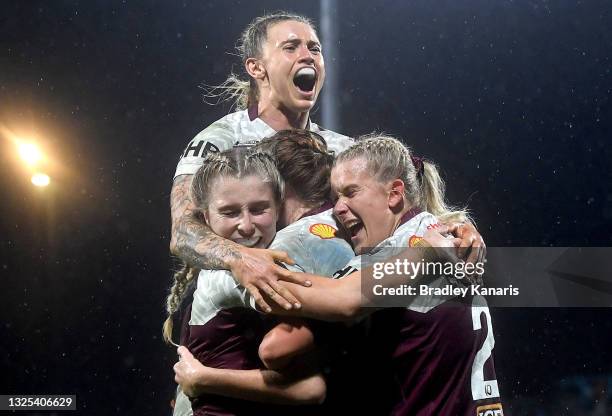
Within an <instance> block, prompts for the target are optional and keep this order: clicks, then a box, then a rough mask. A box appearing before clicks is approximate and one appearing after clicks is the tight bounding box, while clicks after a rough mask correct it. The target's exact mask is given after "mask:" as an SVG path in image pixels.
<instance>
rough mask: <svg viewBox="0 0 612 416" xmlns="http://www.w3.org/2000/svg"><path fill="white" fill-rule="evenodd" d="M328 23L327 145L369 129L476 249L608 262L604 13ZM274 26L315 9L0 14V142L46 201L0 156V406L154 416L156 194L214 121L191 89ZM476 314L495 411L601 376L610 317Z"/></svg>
mask: <svg viewBox="0 0 612 416" xmlns="http://www.w3.org/2000/svg"><path fill="white" fill-rule="evenodd" d="M337 4H338V7H340V9H339V10H340V12H339V14H340V16H341V21H338V22H337V24H338V25H339V42H340V45H339V48H340V52H339V54H338V55H336V56H329V55H326V64H327V66H328V67H331V66H334V67H335V69H336V70H337V71H338V77H339V80H340V92H339V98H340V99H339V102H340V104H341V111H340V115H341V125H340V126H338V127H337V130H339V131H341V132H343V133H345V134H350V135H358V134H362V133H367V132H370V131H372V130H375V129H378V130H384V131H385V132H387V133H391V134H394V135H397V136H399V137H401V138H403V139H404V140H405V141H406V142H407V143H409V144H410V145H411V146H413V148H414V149H415V150H416V152H417V153H419V154H422V155H424V156H425V157H427V158H430V159H432V160H435V161H436V162H438V163H439V165H441V166H442V170H443V173H444V176H445V178H446V179H447V183H448V189H449V198H450V199H451V200H452V201H454V202H456V203H468V204H469V206H470V208H471V209H472V210H473V212H474V215H475V217H476V219H477V222H478V225H479V227H480V229H481V232H482V233H483V235H484V237H485V239H486V241H487V243H488V245H489V246H506V245H511V246H548V245H553V246H610V245H611V241H610V239H611V237H610V236H611V235H612V225H611V223H612V190H611V189H610V183H611V182H612V174H611V169H610V166H611V162H612V152H611V150H610V147H609V146H608V141H609V138H610V137H611V126H612V117H611V116H612V114H611V111H612V103H611V97H612V77H611V75H612V74H611V69H612V57H611V55H612V29H611V27H612V16H611V11H612V4H611V3H610V2H609V1H604V0H601V1H597V0H593V1H569V0H564V1H553V2H549V1H542V0H532V1H495V2H489V1H484V0H467V1H450V0H449V1H435V2H431V1H425V0H423V1H385V2H372V1H365V0H358V1H352V2H342V3H337ZM277 9H288V10H291V11H294V12H298V13H303V14H306V15H308V16H310V17H312V18H314V19H315V20H317V21H319V20H320V19H319V5H318V2H314V1H313V2H286V1H261V2H255V1H253V2H249V1H192V2H161V1H138V2H137V1H123V2H118V1H109V2H106V1H53V2H46V1H40V2H37V1H3V2H2V4H1V10H2V13H1V16H0V126H3V127H5V128H7V129H10V130H11V131H12V132H14V133H15V134H18V135H21V136H22V137H36V138H38V140H39V142H40V143H41V144H42V146H43V148H44V149H46V150H47V152H48V153H49V154H50V158H51V160H52V161H51V162H49V163H48V165H47V166H46V170H47V172H49V173H50V175H51V176H52V180H53V182H52V185H51V186H50V187H49V188H48V189H45V190H43V191H41V190H40V189H34V188H33V187H32V186H31V184H30V183H29V176H28V174H27V171H26V170H25V169H24V168H23V167H22V166H21V164H20V163H18V161H17V159H16V158H15V151H14V146H13V144H12V143H11V142H10V141H9V140H5V139H4V137H3V139H2V141H0V148H1V149H2V152H1V156H0V160H1V162H0V189H2V201H1V202H0V208H1V211H0V256H1V257H0V274H1V276H2V282H4V287H5V289H4V290H3V292H2V293H3V298H4V299H5V301H4V302H5V307H3V308H2V309H3V312H2V317H3V318H2V325H1V326H0V339H1V340H2V341H1V344H0V360H2V370H3V371H2V373H1V375H0V377H1V380H2V382H1V384H0V386H1V387H2V388H1V389H0V394H10V393H21V394H37V393H38V394H43V393H57V394H59V393H66V394H68V393H72V394H77V396H78V397H77V399H78V406H79V408H80V410H81V412H79V413H81V414H88V415H108V414H118V413H123V414H150V415H163V414H166V413H167V409H168V402H169V400H170V399H171V396H172V392H173V388H174V386H173V381H172V370H171V366H172V364H173V363H174V358H175V355H174V351H173V349H171V348H169V347H167V346H165V345H164V344H163V342H162V340H161V337H160V333H161V323H162V321H163V319H164V308H163V301H164V298H165V291H166V288H167V286H168V285H169V283H170V278H171V270H172V268H173V267H174V266H175V265H174V263H173V261H172V260H171V258H170V256H169V254H168V243H169V228H170V221H169V209H168V206H169V192H170V187H171V181H172V175H173V173H174V168H175V166H176V162H177V159H178V155H179V153H180V151H181V150H182V149H183V148H184V147H185V145H186V144H187V143H188V141H189V140H190V139H191V138H192V137H193V136H194V135H195V134H196V133H197V132H198V131H200V130H201V129H202V128H204V127H205V126H206V125H208V124H209V123H211V122H213V121H214V120H216V119H218V118H220V117H222V116H223V115H224V114H226V113H227V112H228V111H229V108H228V107H227V106H219V107H216V108H215V107H211V106H208V105H206V104H204V103H203V101H202V90H201V89H199V88H198V85H199V84H201V83H203V82H204V83H208V84H214V83H220V82H221V81H223V80H224V79H225V76H226V75H227V74H228V72H229V71H230V70H231V69H232V67H233V68H234V69H238V68H239V67H240V65H239V64H238V62H237V59H236V57H234V56H232V55H230V54H228V53H227V52H233V47H234V45H235V41H236V39H237V38H238V36H239V33H240V32H241V30H242V29H243V28H244V26H245V25H246V24H247V23H248V22H249V21H250V20H251V19H252V18H253V17H255V16H257V15H260V14H262V13H263V12H264V11H274V10H277ZM320 118H321V109H320V108H319V109H318V110H317V111H315V112H314V113H313V119H314V120H315V121H318V122H320ZM492 313H493V319H494V327H495V330H496V341H497V343H496V346H495V356H496V357H495V358H496V366H497V370H498V379H499V382H500V388H501V392H502V395H503V396H504V397H505V398H507V399H508V400H507V401H508V402H510V401H514V400H518V399H519V398H525V397H531V398H533V400H535V403H541V402H544V401H546V400H547V397H549V395H550V394H552V393H551V392H552V391H553V390H554V389H555V388H556V386H557V384H558V383H559V381H560V380H564V379H567V378H570V377H573V376H576V375H588V376H591V375H600V374H612V359H611V356H610V350H611V349H612V348H611V347H612V346H611V342H610V339H611V337H610V333H611V330H612V310H610V309H596V310H584V309H581V310H577V309H572V310H567V309H565V310H564V309H529V310H516V309H515V310H509V309H497V310H493V312H492ZM364 382H366V383H368V382H375V381H374V380H367V379H365V380H364ZM515 414H519V413H518V411H517V412H516V413H515Z"/></svg>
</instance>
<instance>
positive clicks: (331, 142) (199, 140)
mask: <svg viewBox="0 0 612 416" xmlns="http://www.w3.org/2000/svg"><path fill="white" fill-rule="evenodd" d="M308 130H310V131H313V132H315V133H318V134H320V135H321V136H322V137H323V138H324V139H325V141H326V143H327V148H328V149H329V150H330V151H333V152H334V153H336V154H338V153H340V152H342V151H343V150H345V149H346V148H348V147H349V146H351V145H352V144H354V140H353V139H351V138H350V137H347V136H343V135H341V134H338V133H335V132H333V131H331V130H325V129H322V128H321V127H319V126H318V125H317V124H315V123H313V122H310V121H309V123H308ZM275 133H276V131H275V130H274V129H273V128H272V127H270V126H268V125H267V124H266V123H265V122H264V121H263V120H262V119H261V118H259V117H256V116H255V117H253V115H252V114H251V115H249V111H248V110H242V111H237V112H235V113H231V114H228V115H226V116H225V117H223V118H222V119H220V120H217V121H215V122H214V123H212V124H211V125H210V126H208V127H206V128H205V129H204V130H202V131H201V132H199V133H198V134H197V135H196V136H195V137H194V138H193V140H192V141H191V142H189V144H188V145H187V148H185V150H184V151H183V154H182V155H181V158H180V160H179V163H178V165H177V167H176V172H175V173H174V177H175V178H176V177H177V176H180V175H193V174H195V173H196V172H197V170H198V169H199V167H200V166H202V162H203V161H204V157H205V156H206V154H207V153H208V152H223V151H226V150H229V149H231V148H232V147H234V146H236V145H254V144H256V143H258V142H259V141H261V140H262V139H264V138H266V137H270V136H272V135H274V134H275Z"/></svg>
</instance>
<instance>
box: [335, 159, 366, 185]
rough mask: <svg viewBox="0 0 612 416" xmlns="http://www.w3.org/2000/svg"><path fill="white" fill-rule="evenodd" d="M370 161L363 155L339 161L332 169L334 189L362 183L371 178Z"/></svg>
mask: <svg viewBox="0 0 612 416" xmlns="http://www.w3.org/2000/svg"><path fill="white" fill-rule="evenodd" d="M370 176H371V175H370V172H369V171H368V161H367V160H366V159H364V158H362V157H358V158H355V159H349V160H345V161H343V162H340V163H337V164H336V166H334V168H333V169H332V173H331V182H332V187H333V188H334V189H338V188H341V187H344V186H348V185H352V184H355V183H357V184H358V183H361V182H363V181H365V180H366V179H369V178H370Z"/></svg>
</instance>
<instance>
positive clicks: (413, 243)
mask: <svg viewBox="0 0 612 416" xmlns="http://www.w3.org/2000/svg"><path fill="white" fill-rule="evenodd" d="M423 246H426V244H425V241H423V237H418V236H416V235H413V236H412V237H410V240H408V247H423Z"/></svg>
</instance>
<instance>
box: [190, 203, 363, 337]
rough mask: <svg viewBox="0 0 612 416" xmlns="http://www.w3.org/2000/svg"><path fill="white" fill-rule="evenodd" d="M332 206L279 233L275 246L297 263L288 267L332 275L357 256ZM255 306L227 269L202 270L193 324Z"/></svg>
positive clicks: (195, 301)
mask: <svg viewBox="0 0 612 416" xmlns="http://www.w3.org/2000/svg"><path fill="white" fill-rule="evenodd" d="M336 232H337V225H336V222H335V220H334V218H333V215H332V210H331V209H329V210H327V211H324V212H321V213H319V214H315V215H311V216H308V217H304V218H302V219H300V220H299V221H296V222H294V223H293V224H290V225H289V226H287V227H286V228H284V229H282V230H281V231H279V232H278V233H277V234H276V237H275V238H274V241H273V242H272V244H271V245H270V248H271V249H273V250H282V251H285V252H287V254H288V255H289V257H290V258H291V259H293V260H294V262H295V264H294V265H286V267H287V268H288V269H289V270H292V271H296V272H306V273H312V274H317V275H320V276H329V277H331V276H332V275H333V274H334V273H335V272H336V271H337V270H338V269H340V268H341V267H343V266H344V265H345V264H346V263H347V262H348V261H349V260H350V259H351V258H353V257H354V256H355V253H354V252H353V249H352V248H351V246H350V245H349V243H347V242H346V241H344V240H343V239H341V238H338V237H336ZM233 307H252V308H255V301H254V300H253V298H252V297H251V295H250V294H249V292H248V291H247V290H246V289H245V288H244V287H242V286H240V285H239V284H238V283H236V281H235V280H234V278H233V276H232V274H231V272H229V271H227V270H202V271H201V272H200V275H199V276H198V284H197V288H196V290H195V292H194V294H193V304H192V307H191V320H190V321H189V324H190V325H204V324H205V323H206V322H208V321H209V320H210V319H211V318H213V317H214V316H215V315H216V314H217V312H218V311H219V310H221V309H229V308H233Z"/></svg>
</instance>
